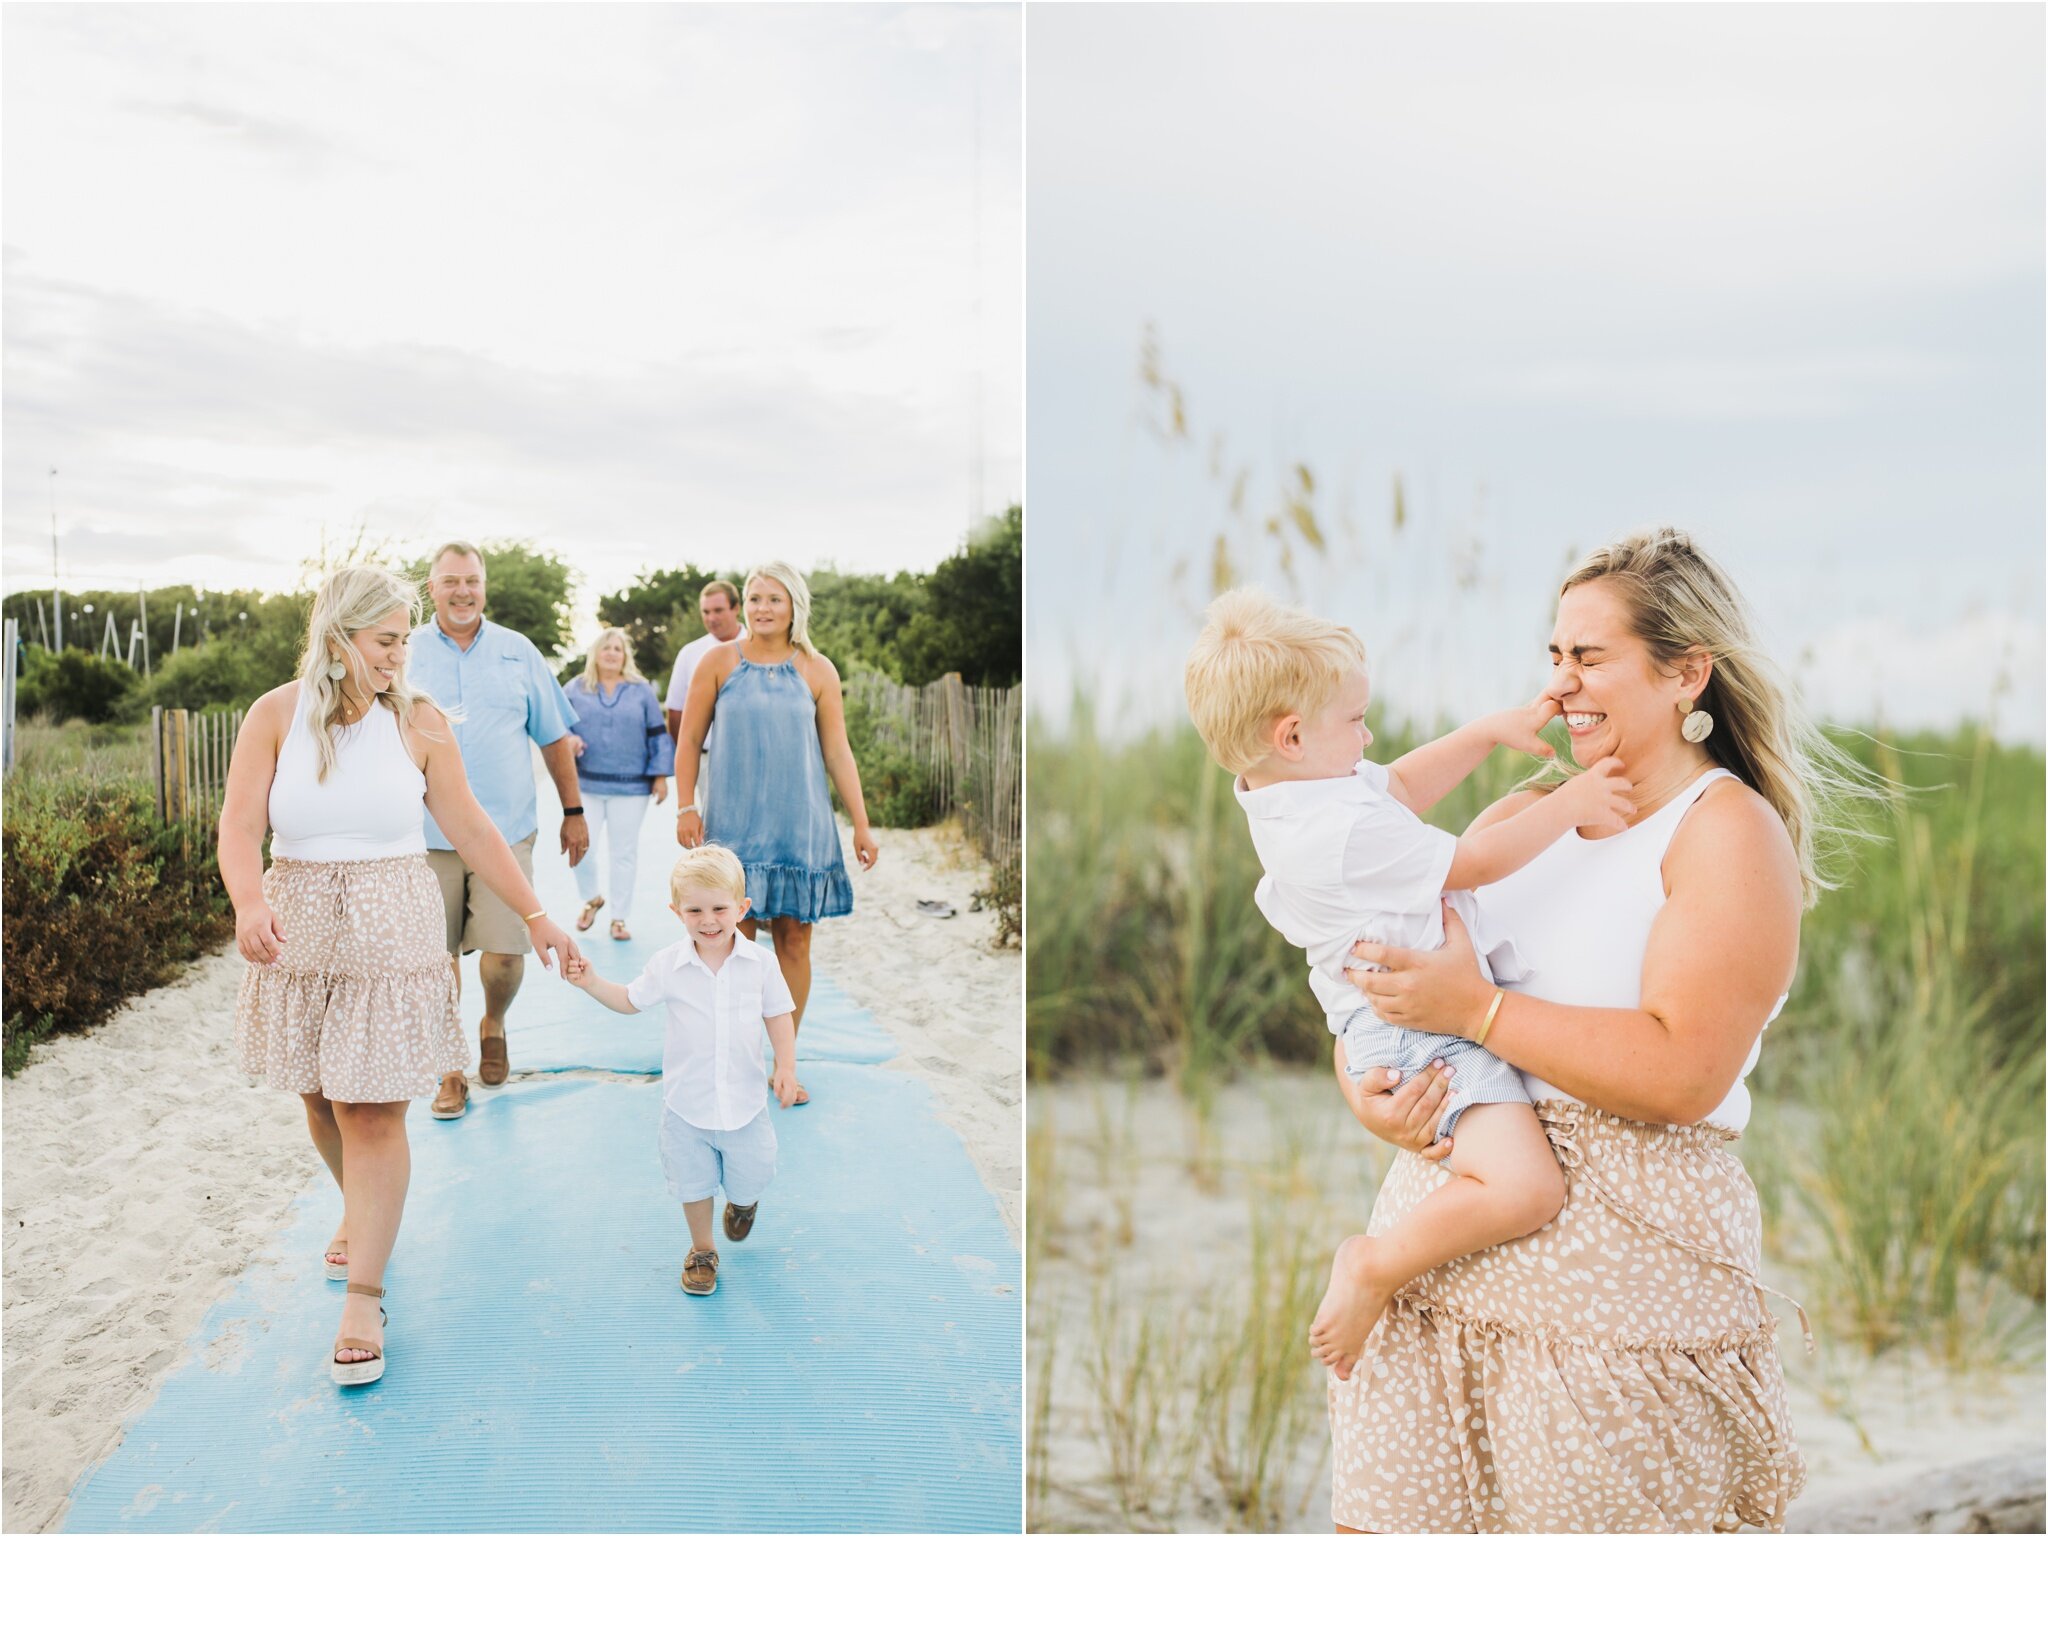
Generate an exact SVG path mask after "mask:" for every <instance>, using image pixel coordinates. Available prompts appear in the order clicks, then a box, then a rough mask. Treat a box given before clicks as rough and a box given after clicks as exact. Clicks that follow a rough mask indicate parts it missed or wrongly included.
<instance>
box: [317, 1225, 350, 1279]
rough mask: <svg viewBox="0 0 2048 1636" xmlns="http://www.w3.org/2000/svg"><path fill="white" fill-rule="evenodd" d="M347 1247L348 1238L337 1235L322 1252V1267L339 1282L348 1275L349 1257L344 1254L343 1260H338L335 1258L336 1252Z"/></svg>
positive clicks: (330, 1276)
mask: <svg viewBox="0 0 2048 1636" xmlns="http://www.w3.org/2000/svg"><path fill="white" fill-rule="evenodd" d="M347 1248H348V1240H347V1239H345V1238H342V1237H340V1236H339V1235H336V1237H335V1238H334V1240H333V1242H331V1243H330V1244H329V1245H328V1246H327V1248H326V1249H324V1250H322V1251H321V1252H320V1266H321V1269H322V1270H323V1271H324V1272H325V1273H326V1274H327V1276H328V1277H329V1278H330V1279H332V1280H333V1281H334V1282H335V1283H337V1284H339V1283H341V1282H342V1281H343V1280H344V1279H345V1278H347V1277H348V1257H347V1256H343V1257H342V1259H341V1260H339V1261H336V1260H334V1259H333V1256H334V1252H335V1251H336V1250H346V1249H347Z"/></svg>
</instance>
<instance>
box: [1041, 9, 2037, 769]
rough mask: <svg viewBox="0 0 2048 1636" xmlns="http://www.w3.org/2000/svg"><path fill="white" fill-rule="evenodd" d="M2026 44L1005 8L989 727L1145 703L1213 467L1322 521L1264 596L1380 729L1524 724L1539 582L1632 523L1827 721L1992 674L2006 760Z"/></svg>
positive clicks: (1783, 22)
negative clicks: (1294, 622)
mask: <svg viewBox="0 0 2048 1636" xmlns="http://www.w3.org/2000/svg"><path fill="white" fill-rule="evenodd" d="M2043 47H2044V40H2043V12H2042V9H2041V8H2040V7H2038V6H1913V7H1863V6H1835V5H1829V6H1815V7H1791V6H1711V7H1674V6H1618V7H1617V6H1600V7H1553V6H1511V7H1488V6H1440V7H1437V6H1431V7H1402V6H1394V7H1381V6H1373V7H1355V8H1354V7H1320V6H1306V7H1278V6H1271V7H1227V6H1226V7H1202V8H1184V7H1164V8H1161V7H1150V6H1120V7H1086V6H1061V7H1051V8H1044V7H1041V8H1035V9H1034V10H1033V11H1032V13H1031V19H1030V105H1031V119H1030V128H1029V132H1028V137H1027V141H1028V150H1027V158H1028V173H1029V201H1028V207H1029V213H1030V238H1029V247H1028V253H1027V259H1028V284H1029V315H1028V332H1029V333H1028V342H1027V346H1028V355H1029V378H1030V407H1029V440H1030V447H1031V494H1030V503H1031V509H1032V516H1031V540H1030V558H1031V581H1030V584H1031V591H1030V596H1031V615H1032V623H1031V626H1030V632H1031V644H1032V645H1031V652H1030V664H1031V667H1032V668H1031V678H1032V691H1033V695H1034V700H1035V701H1036V702H1037V703H1038V704H1039V705H1040V707H1041V708H1043V707H1045V706H1047V705H1049V704H1050V703H1051V702H1052V701H1054V700H1055V699H1057V698H1058V697H1060V696H1062V695H1063V694H1064V693H1065V692H1066V690H1067V689H1068V688H1070V687H1071V686H1072V685H1073V683H1074V681H1075V679H1076V678H1077V677H1085V678H1093V679H1094V682H1095V685H1097V686H1098V688H1099V690H1100V691H1102V692H1103V693H1104V694H1105V695H1106V703H1107V707H1108V709H1109V712H1110V714H1111V715H1112V716H1113V717H1115V718H1117V719H1122V720H1125V721H1136V722H1145V721H1152V720H1160V719H1166V718H1169V717H1171V716H1173V715H1174V714H1175V713H1177V712H1178V711H1179V709H1180V704H1179V671H1180V664H1181V661H1182V658H1183V657H1184V655H1185V651H1186V647H1187V644H1188V641H1189V640H1190V638H1191V636H1192V633H1193V630H1194V628H1195V625H1196V622H1197V611H1198V609H1199V606H1200V603H1201V602H1202V600H1203V598H1204V595H1205V593H1206V583H1205V582H1203V581H1201V580H1200V578H1199V576H1196V582H1195V583H1194V584H1192V585H1191V586H1190V587H1188V588H1186V589H1176V588H1175V587H1174V586H1173V585H1172V584H1171V583H1170V582H1169V581H1168V578H1167V576H1168V575H1170V573H1171V571H1172V569H1173V567H1174V565H1175V564H1177V563H1180V562H1185V561H1191V560H1205V559H1206V555H1207V551H1208V548H1209V542H1210V541H1211V539H1212V538H1213V536H1214V534H1215V533H1216V531H1217V527H1218V524H1219V521H1222V520H1224V519H1225V504H1224V498H1223V495H1222V492H1221V487H1222V485H1221V484H1219V482H1218V481H1217V480H1216V479H1213V478H1211V477H1210V476H1209V475H1208V474H1207V472H1206V470H1205V464H1206V456H1207V453H1208V450H1209V447H1210V443H1211V439H1212V437H1213V436H1214V435H1215V434H1218V433H1220V434H1222V436H1223V438H1224V448H1225V462H1224V469H1225V472H1226V474H1228V473H1229V472H1230V471H1231V470H1233V469H1234V463H1235V462H1236V461H1239V460H1242V461H1244V462H1246V463H1248V464H1249V465H1250V467H1251V469H1252V472H1253V479H1252V482H1251V485H1250V490H1249V502H1248V511H1249V512H1250V514H1251V515H1252V516H1253V517H1254V518H1256V517H1257V516H1258V515H1259V514H1260V512H1261V510H1262V508H1263V507H1266V506H1269V505H1270V504H1271V502H1272V500H1273V498H1274V495H1275V493H1276V489H1275V477H1274V474H1275V473H1276V472H1278V471H1279V470H1280V469H1282V467H1283V466H1284V465H1285V464H1286V463H1290V462H1293V461H1296V460H1301V461H1305V462H1307V463H1308V464H1309V465H1310V466H1311V467H1312V468H1313V470H1314V471H1315V473H1316V475H1317V476H1318V478H1319V479H1320V480H1321V489H1322V496H1321V498H1322V500H1323V503H1324V505H1325V507H1326V511H1325V517H1326V521H1331V522H1332V523H1333V524H1334V523H1337V522H1341V521H1342V520H1343V519H1347V518H1348V520H1349V521H1348V527H1333V533H1334V535H1335V537H1334V538H1333V542H1332V551H1331V560H1330V561H1329V562H1328V563H1322V564H1317V563H1313V562H1311V564H1310V566H1309V568H1308V569H1307V570H1306V571H1304V572H1303V573H1302V574H1301V575H1300V577H1299V579H1298V581H1297V590H1298V592H1299V594H1301V595H1302V596H1304V597H1305V598H1308V599H1310V600H1313V601H1315V602H1317V603H1318V604H1319V605H1323V606H1326V607H1329V608H1330V609H1332V610H1333V611H1337V612H1341V613H1342V614H1343V615H1344V616H1345V617H1346V618H1347V620H1348V621H1349V622H1351V623H1353V624H1355V625H1356V626H1357V627H1358V629H1359V630H1360V632H1361V634H1362V635H1363V636H1364V637H1365V639H1366V642H1367V644H1368V647H1369V648H1370V649H1371V650H1372V652H1373V653H1374V655H1375V666H1376V674H1377V675H1378V677H1379V686H1378V691H1379V694H1380V696H1381V698H1382V699H1383V700H1384V701H1385V703H1386V708H1387V709H1389V710H1390V711H1392V712H1393V713H1395V714H1397V715H1398V714H1400V713H1401V712H1402V711H1403V710H1404V709H1412V710H1417V711H1420V712H1421V713H1423V714H1425V715H1427V714H1429V713H1432V712H1434V711H1436V710H1438V709H1445V710H1450V711H1453V712H1455V713H1458V714H1460V715H1463V714H1469V713H1473V712H1476V711H1479V710H1483V709H1486V708H1490V707H1492V706H1493V705H1495V704H1497V703H1498V702H1500V701H1502V700H1504V699H1507V698H1512V697H1517V696H1521V695H1522V694H1524V693H1525V692H1527V691H1533V689H1534V687H1535V686H1536V685H1537V684H1538V683H1540V681H1541V679H1542V674H1543V671H1542V647H1543V642H1544V639H1545V637H1546V636H1547V633H1548V630H1549V621H1550V617H1551V613H1552V597H1553V594H1554V590H1555V586H1556V583H1557V581H1558V579H1559V578H1560V577H1561V572H1560V570H1561V568H1562V566H1563V564H1564V563H1565V562H1566V560H1567V559H1568V557H1569V556H1570V555H1571V554H1573V553H1574V552H1576V551H1577V550H1579V549H1583V548H1587V547H1591V546H1593V545H1597V544H1599V543H1602V542H1603V541H1605V540H1608V539H1610V538H1613V537H1615V536H1616V535H1618V534H1620V533H1623V532H1625V531H1627V530H1629V529H1632V528H1635V527H1639V526H1644V525H1651V524H1657V523H1662V522H1672V523H1676V524H1679V525H1681V526H1684V527H1687V528H1689V529H1691V530H1692V531H1693V533H1694V535H1695V537H1696V538H1697V539H1698V540H1699V541H1700V543H1701V544H1702V545H1703V546H1705V547H1706V549H1708V550H1709V551H1710V552H1711V553H1713V554H1714V555H1716V556H1717V557H1719V558H1720V559H1721V560H1722V561H1723V562H1724V563H1725V564H1726V565H1727V566H1728V567H1729V568H1730V569H1731V571H1732V572H1733V573H1734V575H1735V577H1736V578H1737V580H1738V581H1739V583H1740V584H1741V585H1742V586H1743V588H1744V589H1745V591H1746V593H1747V594H1748V596H1749V598H1750V600H1751V601H1752V602H1753V603H1754V604H1755V606H1756V609H1757V612H1758V615H1759V617H1760V619H1761V621H1762V624H1763V626H1764V628H1765V632H1766V634H1767V636H1768V638H1769V640H1770V642H1771V645H1772V647H1773V648H1774V650H1775V651H1776V652H1777V653H1778V655H1779V656H1780V657H1781V658H1782V660H1783V661H1784V663H1785V664H1786V665H1787V667H1788V668H1796V669H1797V670H1798V671H1799V673H1800V674H1801V675H1802V677H1803V679H1804V684H1805V686H1806V687H1807V689H1808V692H1809V694H1810V696H1811V697H1812V699H1813V701H1814V702H1815V704H1816V705H1817V706H1818V707H1819V708H1820V709H1822V710H1823V711H1825V712H1826V713H1827V714H1829V715H1831V716H1833V717H1835V718H1836V719H1851V720H1863V721H1867V720H1869V719H1871V717H1872V715H1873V714H1876V713H1881V714H1882V715H1883V717H1884V719H1885V720H1887V721H1888V722H1890V723H1893V724H1910V723H1915V722H1922V721H1925V722H1947V721H1952V720H1954V719H1955V718H1956V717H1957V716H1959V715H1961V714H1964V713H1975V714H1978V715H1980V716H1981V715H1982V714H1983V713H1984V711H1985V709H1986V708H1987V707H1988V706H1990V705H1991V703H1992V696H1993V693H1994V690H1995V689H1996V688H1997V687H1998V685H1999V680H1998V679H1999V677H2000V675H2001V674H2003V675H2004V676H2005V677H2006V678H2007V680H2008V684H2009V686H2010V687H2011V689H2012V691H2011V692H2010V693H2009V694H2007V695H2006V696H2005V697H2003V698H2001V699H1999V700H1998V702H1997V719H1998V721H1999V723H2000V725H2001V729H2002V730H2003V731H2006V732H2008V733H2011V734H2015V735H2019V736H2026V737H2031V738H2033V739H2034V740H2036V741H2039V739H2040V737H2041V734H2042V626H2043V619H2042V608H2043V574H2042V564H2043V534H2044V515H2043V479H2044V473H2043V433H2044V427H2043V385H2044V382H2043V302H2044V284H2043V264H2044V263H2043V235H2044V225H2043V187H2044V177H2043V144H2044V115H2043V83H2042V62H2043ZM1148 324H1149V325H1155V326H1156V328H1157V333H1158V335H1159V339H1160V343H1161V347H1162V351H1163V356H1164V360H1165V364H1166V367H1167V370H1168V372H1169V373H1170V374H1171V375H1172V376H1173V378H1174V379H1176V380H1177V381H1178V382H1179V383H1180V385H1181V386H1182V387H1183V388H1184V389H1185V391H1186V393H1187V400H1188V406H1189V412H1190V417H1191V422H1192V433H1193V436H1192V444H1191V446H1190V447H1188V448H1186V449H1183V450H1181V451H1180V452H1175V451H1173V450H1171V449H1168V448H1167V447H1165V446H1164V445H1162V444H1161V442H1160V441H1159V440H1158V439H1157V438H1156V437H1155V436H1153V435H1152V434H1151V433H1149V432H1148V431H1147V430H1146V429H1145V422H1144V415H1143V409H1144V401H1145V400H1144V394H1143V393H1142V392H1141V390H1140V388H1139V385H1138V380H1137V360H1138V350H1139V344H1140V338H1141V336H1142V335H1143V333H1144V331H1145V328H1146V326H1147V325H1148ZM1396 473H1399V474H1400V475H1401V478H1402V480H1403V486H1404V490H1405V497H1406V502H1407V508H1408V519H1407V524H1406V527H1405V528H1404V529H1403V530H1402V531H1401V533H1400V534H1399V535H1398V536H1397V535H1396V533H1395V531H1394V528H1393V520H1392V514H1393V503H1392V493H1393V484H1394V477H1395V474H1396ZM1247 561H1249V562H1251V563H1252V566H1254V567H1255V568H1259V569H1261V570H1262V572H1261V573H1260V575H1259V577H1263V578H1267V579H1269V580H1270V581H1272V582H1273V583H1274V584H1276V585H1279V584H1282V583H1283V582H1282V581H1281V579H1280V578H1279V576H1278V574H1277V572H1275V571H1274V566H1273V562H1272V559H1271V557H1270V554H1269V555H1267V556H1265V557H1263V558H1257V559H1254V558H1252V557H1247Z"/></svg>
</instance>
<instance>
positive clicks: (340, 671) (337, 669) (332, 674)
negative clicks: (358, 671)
mask: <svg viewBox="0 0 2048 1636" xmlns="http://www.w3.org/2000/svg"><path fill="white" fill-rule="evenodd" d="M347 674H348V666H347V665H345V664H343V663H342V662H341V661H340V660H339V659H337V660H335V661H334V663H333V664H331V665H329V666H328V667H327V679H328V680H329V681H330V682H338V681H340V680H341V679H342V677H344V676H346V675H347Z"/></svg>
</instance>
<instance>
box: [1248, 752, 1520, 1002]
mask: <svg viewBox="0 0 2048 1636" xmlns="http://www.w3.org/2000/svg"><path fill="white" fill-rule="evenodd" d="M1235 787H1236V790H1237V800H1238V804H1239V805H1240V806H1241V807H1243V808H1244V812H1245V817H1246V818H1248V819H1249V820H1250V821H1251V830H1252V846H1253V847H1254V849H1255V850H1256V851H1257V852H1258V854H1259V862H1260V864H1261V865H1262V866H1263V867H1264V868H1265V871H1266V875H1265V878H1264V879H1263V880H1261V881H1260V882H1259V885H1258V891H1257V892H1256V894H1255V897H1256V899H1257V901H1258V905H1259V911H1260V913H1262V914H1263V915H1264V916H1265V917H1266V919H1267V921H1268V922H1269V923H1271V925H1272V927H1273V929H1274V930H1275V931H1277V932H1279V933H1280V935H1281V936H1282V937H1284V938H1286V939H1287V941H1288V942H1290V943H1292V944H1293V945H1294V946H1295V947H1296V948H1298V949H1301V950H1303V951H1305V952H1306V953H1307V955H1308V963H1309V977H1308V980H1309V986H1310V987H1311V988H1313V989H1314V990H1315V994H1316V998H1317V999H1318V1000H1319V1001H1321V1002H1322V1006H1323V1013H1324V1015H1325V1017H1326V1018H1327V1019H1328V1021H1329V1024H1330V1030H1331V1032H1332V1033H1336V1034H1341V1033H1343V1031H1344V1022H1345V1019H1346V1018H1348V1017H1349V1016H1350V1015H1351V1013H1352V1012H1354V1011H1356V1010H1357V1009H1358V1008H1359V1007H1360V1006H1362V1005H1364V1004H1365V996H1364V995H1362V994H1361V993H1359V991H1358V990H1357V989H1355V988H1354V987H1352V986H1351V981H1350V979H1349V978H1347V977H1346V976H1345V975H1344V973H1345V971H1346V970H1347V969H1349V968H1350V967H1353V966H1364V965H1365V964H1366V963H1367V962H1365V961H1363V960H1358V959H1355V958H1354V957H1353V956H1352V953H1351V945H1352V944H1353V943H1354V942H1356V941H1358V940H1360V939H1363V940H1364V941H1366V942H1369V943H1386V944H1390V945H1393V946H1395V947H1398V948H1404V949H1436V948H1441V947H1442V946H1443V941H1444V928H1443V911H1442V908H1441V906H1440V899H1442V898H1444V897H1448V898H1449V899H1450V901H1451V904H1452V906H1453V907H1454V908H1456V909H1457V911H1458V915H1459V917H1460V918H1461V919H1462V920H1463V921H1464V922H1465V927H1466V930H1467V931H1469V932H1470V933H1471V934H1472V944H1473V948H1474V950H1475V951H1476V952H1477V953H1478V956H1479V964H1480V966H1481V968H1482V969H1484V970H1487V972H1488V975H1489V977H1490V978H1491V979H1492V980H1493V981H1495V982H1502V983H1513V982H1519V981H1521V980H1522V979H1523V978H1525V977H1526V976H1527V975H1528V970H1527V967H1526V966H1525V965H1524V963H1523V961H1522V958H1521V955H1520V954H1519V953H1518V952H1517V951H1516V949H1515V946H1514V944H1513V943H1512V942H1510V941H1509V940H1508V939H1507V938H1505V937H1497V936H1495V935H1494V934H1493V932H1492V931H1491V929H1490V928H1489V927H1488V925H1487V923H1486V921H1485V920H1484V919H1483V918H1482V916H1481V915H1480V913H1479V907H1478V905H1477V904H1476V903H1475V902H1474V901H1473V898H1472V894H1471V893H1470V892H1450V893H1446V892H1445V891H1444V879H1445V877H1446V876H1448V875H1449V874H1450V872H1451V860H1452V858H1453V856H1454V855H1455V854H1456V852H1457V850H1458V840H1457V837H1456V836H1454V835H1450V834H1447V833H1446V832H1445V831H1443V830H1440V829H1436V828H1433V827H1432V826H1431V825H1429V824H1426V823H1424V822H1423V821H1422V820H1421V819H1420V818H1418V817H1417V816H1416V815H1415V814H1414V813H1412V812H1410V811H1409V810H1408V809H1407V808H1406V807H1404V806H1402V805H1401V803H1400V802H1399V801H1397V800H1395V798H1394V795H1393V792H1392V791H1391V790H1390V789H1389V788H1388V785H1387V770H1386V768H1384V767H1382V766H1380V765H1379V764H1378V763H1376V762H1371V761H1360V762H1359V763H1358V765H1357V766H1355V767H1354V768H1352V770H1351V771H1350V772H1349V773H1348V774H1346V775H1345V776H1344V777H1342V778H1312V779H1289V780H1283V781H1281V782H1280V783H1277V784H1268V785H1265V786H1264V787H1263V788H1260V789H1256V790H1252V789H1246V788H1245V783H1244V780H1243V779H1242V778H1240V779H1238V780H1237V781H1236V785H1235Z"/></svg>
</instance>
